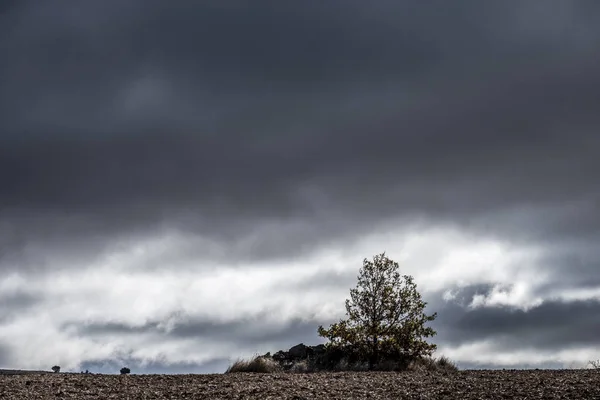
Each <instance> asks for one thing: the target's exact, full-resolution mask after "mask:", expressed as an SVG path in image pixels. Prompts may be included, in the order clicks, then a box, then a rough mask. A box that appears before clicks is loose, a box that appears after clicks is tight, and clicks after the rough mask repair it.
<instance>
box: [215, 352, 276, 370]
mask: <svg viewBox="0 0 600 400" xmlns="http://www.w3.org/2000/svg"><path fill="white" fill-rule="evenodd" d="M281 370H282V368H281V366H280V365H279V364H278V363H277V362H276V361H275V360H273V359H272V358H267V357H260V356H258V357H254V358H253V359H251V360H237V361H236V362H234V363H233V365H231V366H229V368H227V371H225V373H227V374H229V373H235V372H256V373H267V374H268V373H272V372H279V371H281Z"/></svg>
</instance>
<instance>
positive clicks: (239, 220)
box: [0, 0, 600, 373]
mask: <svg viewBox="0 0 600 400" xmlns="http://www.w3.org/2000/svg"><path fill="white" fill-rule="evenodd" d="M599 20H600V2H598V1H596V0H590V1H549V0H538V1H527V0H513V1H509V0H505V1H495V2H482V1H461V2H448V1H428V2H416V1H414V2H407V1H406V2H401V1H383V0H381V1H369V2H364V1H359V0H343V1H342V0H339V1H333V0H329V1H281V0H278V1H260V0H259V1H253V2H245V1H241V0H231V1H223V0H218V1H202V2H200V1H191V0H190V1H185V0H181V1H177V2H166V1H159V0H104V1H93V2H92V1H44V0H12V1H11V0H4V1H1V2H0V53H1V54H2V57H1V60H0V368H23V369H38V368H41V369H45V370H48V369H49V368H50V367H51V366H53V365H55V364H58V365H60V366H61V367H62V370H74V371H79V370H82V369H89V370H90V371H93V372H110V373H114V372H118V369H119V368H120V367H121V366H123V365H127V366H129V367H130V368H131V370H132V372H134V373H141V372H173V373H179V372H223V371H224V370H225V368H226V367H227V365H228V364H229V363H230V362H231V361H232V360H235V359H236V358H238V357H247V356H252V355H254V354H256V353H265V352H267V351H271V352H274V351H276V350H279V349H286V348H289V347H291V346H293V345H295V344H298V343H300V342H304V343H305V344H317V343H321V342H322V340H321V339H320V338H319V337H318V336H317V327H318V325H320V324H323V325H328V324H330V323H332V322H336V321H337V320H338V319H339V318H340V317H343V316H344V312H345V310H344V300H345V299H346V298H347V297H348V295H349V289H350V288H351V287H353V286H354V285H355V283H356V276H357V274H358V270H359V268H360V267H361V265H362V260H363V259H364V258H371V257H372V256H373V255H375V254H377V253H380V252H382V251H386V252H387V255H388V256H389V257H390V258H392V259H394V260H396V261H398V262H399V263H400V265H401V268H402V270H401V272H402V273H405V274H410V275H413V276H414V277H415V281H416V283H417V285H418V289H419V290H420V292H421V293H422V294H423V297H424V298H425V300H426V301H427V302H428V303H429V304H428V306H427V309H426V310H427V311H428V312H438V319H437V320H436V321H434V323H433V324H432V326H433V327H434V328H435V329H437V331H438V335H437V336H435V337H434V338H433V339H432V341H433V342H434V343H436V344H437V345H438V352H437V354H436V355H446V356H448V357H450V358H451V359H452V360H454V361H456V362H457V364H458V365H459V366H460V367H462V368H531V367H533V368H535V367H540V368H546V367H550V368H569V367H582V366H585V365H586V364H587V362H588V361H589V360H595V359H598V358H600V336H599V335H598V331H599V330H600V274H599V273H598V272H599V269H600V247H598V245H597V244H598V243H599V240H600V210H599V204H600V203H599V202H600V183H599V175H598V174H599V173H598V172H597V171H600V137H599V136H598V128H599V126H600V112H599V111H600V50H599V49H600V25H599V24H598V21H599Z"/></svg>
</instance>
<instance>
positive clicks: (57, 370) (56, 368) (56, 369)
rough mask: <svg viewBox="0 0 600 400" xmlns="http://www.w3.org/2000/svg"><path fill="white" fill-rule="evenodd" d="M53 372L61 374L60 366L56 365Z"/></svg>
mask: <svg viewBox="0 0 600 400" xmlns="http://www.w3.org/2000/svg"><path fill="white" fill-rule="evenodd" d="M52 371H54V372H56V373H59V372H60V366H58V365H55V366H54V367H52Z"/></svg>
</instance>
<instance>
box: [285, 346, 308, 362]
mask: <svg viewBox="0 0 600 400" xmlns="http://www.w3.org/2000/svg"><path fill="white" fill-rule="evenodd" d="M307 349H308V347H307V346H305V345H304V343H300V344H297V345H296V346H294V347H292V348H291V349H290V350H289V351H288V353H289V355H290V357H291V358H295V359H297V360H304V359H306V358H307V357H308V352H307Z"/></svg>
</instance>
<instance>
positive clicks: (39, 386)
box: [0, 370, 600, 400]
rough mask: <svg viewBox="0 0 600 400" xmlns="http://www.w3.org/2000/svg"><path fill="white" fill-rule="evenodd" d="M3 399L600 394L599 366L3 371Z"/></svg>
mask: <svg viewBox="0 0 600 400" xmlns="http://www.w3.org/2000/svg"><path fill="white" fill-rule="evenodd" d="M0 399H3V400H14V399H19V400H21V399H23V400H26V399H82V400H83V399H129V400H133V399H296V400H300V399H460V400H467V399H581V400H583V399H585V400H591V399H600V373H599V372H598V371H595V370H506V371H502V370H500V371H460V372H458V373H455V374H452V375H444V374H439V373H438V374H436V373H428V372H401V373H393V372H368V373H367V372H339V373H315V374H288V373H279V374H249V373H241V374H219V375H129V376H120V375H82V374H70V373H59V374H52V373H50V374H48V373H46V374H23V375H3V374H0Z"/></svg>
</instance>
